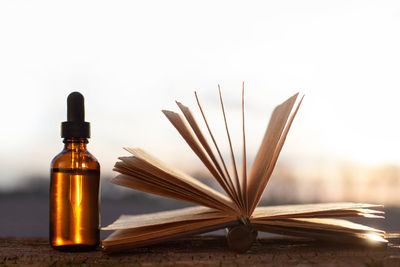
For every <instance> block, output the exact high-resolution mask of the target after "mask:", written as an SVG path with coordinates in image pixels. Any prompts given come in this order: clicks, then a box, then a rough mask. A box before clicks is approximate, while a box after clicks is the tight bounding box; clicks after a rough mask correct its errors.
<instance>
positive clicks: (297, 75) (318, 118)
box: [0, 0, 400, 236]
mask: <svg viewBox="0 0 400 267" xmlns="http://www.w3.org/2000/svg"><path fill="white" fill-rule="evenodd" d="M399 29H400V2H398V1H382V0H379V1H378V0H377V1H365V0H350V1H349V0H346V1H318V0H315V1H311V0H310V1H295V0H292V1H290V0H287V1H251V2H249V1H200V2H195V1H174V0H173V1H68V2H60V1H22V0H12V1H11V0H10V1H9V0H5V1H1V2H0V38H1V42H0V90H1V97H0V119H1V124H2V126H1V128H0V129H1V138H0V214H1V216H0V236H47V234H48V190H49V167H50V161H51V159H52V158H53V157H54V156H55V155H56V154H57V153H59V152H60V151H61V150H62V148H63V143H62V139H61V138H60V123H61V122H62V121H65V120H66V98H67V96H68V94H69V93H70V92H72V91H76V90H77V91H80V92H82V94H83V95H84V96H85V103H86V120H87V121H89V122H91V125H92V138H91V139H90V143H89V146H88V148H89V151H91V153H92V154H93V155H95V156H96V157H97V159H98V160H99V161H100V163H101V166H102V169H101V172H102V175H101V178H102V207H101V209H102V225H106V224H108V223H111V222H112V221H113V220H115V219H116V218H117V217H118V216H119V215H120V214H122V213H125V214H138V213H143V212H151V211H156V210H165V209H173V208H177V207H183V206H186V205H188V204H186V203H181V202H178V201H173V200H165V199H161V198H159V197H155V196H151V195H147V194H143V193H140V192H136V191H133V190H124V189H121V188H118V187H117V186H114V185H110V184H109V183H108V180H109V179H111V178H112V177H113V176H115V173H113V171H112V168H113V165H114V163H115V162H116V160H117V158H118V157H119V156H123V155H127V152H125V151H124V150H123V149H122V148H123V147H141V148H144V149H145V150H147V151H149V152H150V153H152V154H154V155H156V156H157V157H158V158H160V159H162V160H163V161H165V162H167V163H169V164H172V165H173V166H175V167H178V168H180V169H182V170H183V171H185V172H187V173H189V174H191V175H193V176H195V177H197V178H199V179H201V180H202V181H204V182H205V183H207V184H212V180H211V178H210V174H209V173H208V172H207V171H206V170H205V168H204V167H203V166H202V165H201V162H200V161H199V160H198V159H197V158H196V156H195V155H194V153H193V152H192V151H191V150H190V148H189V147H188V146H187V145H186V143H185V142H184V141H183V139H182V138H181V137H180V136H179V134H178V133H177V132H176V131H175V129H174V128H173V127H172V125H170V124H169V122H168V120H167V119H166V118H165V117H163V114H162V113H161V109H172V110H177V107H176V106H175V103H174V101H175V100H178V101H181V102H182V103H184V104H185V105H188V106H189V107H191V108H192V110H193V111H195V115H196V117H197V118H199V119H200V115H199V113H198V109H197V107H196V102H195V98H194V94H193V92H194V91H197V92H198V94H199V97H200V101H201V102H202V104H203V107H204V109H205V112H206V114H207V116H208V118H209V120H210V125H211V128H212V129H213V131H214V132H215V135H216V139H217V142H218V143H219V145H220V146H221V147H222V151H223V154H224V155H225V156H229V151H228V144H227V142H226V136H225V132H224V128H223V119H222V116H221V110H220V106H219V102H218V91H217V85H218V84H220V85H221V88H222V93H223V96H224V100H225V108H226V110H227V116H228V122H229V127H230V131H231V134H232V140H233V142H234V147H235V151H236V152H237V153H241V139H240V138H241V136H240V133H241V132H240V131H241V128H240V127H241V117H240V108H241V85H242V82H243V81H244V82H245V90H246V91H245V94H246V134H247V142H248V143H247V145H248V147H247V153H248V164H251V163H252V160H253V158H254V156H255V154H256V152H257V149H258V147H259V145H260V142H261V138H262V136H263V134H264V131H265V129H266V125H267V123H268V120H269V117H270V114H271V112H272V109H273V108H274V107H275V106H276V105H277V104H279V103H280V102H282V101H284V100H285V99H286V98H288V97H289V96H291V95H292V94H294V93H296V92H301V93H302V94H305V95H306V96H305V99H304V102H303V105H302V107H301V109H300V111H299V113H298V115H297V118H296V120H295V122H294V124H293V126H292V129H291V132H290V133H289V136H288V139H287V142H286V144H285V147H284V148H283V151H282V153H281V157H280V159H279V161H278V164H277V167H276V170H275V171H274V174H273V177H272V178H271V181H270V184H269V185H268V187H267V189H266V191H265V192H264V196H263V203H264V204H266V205H269V204H284V203H312V202H327V201H359V202H373V203H381V204H385V206H386V208H385V210H386V212H387V219H386V220H385V221H379V222H372V225H373V226H379V227H383V228H384V229H386V230H390V231H396V230H400V209H399V208H397V206H399V205H400V194H399V192H400V123H399V120H398V115H399V114H400V105H399V96H400V93H399V91H400V90H399V89H400V78H399V77H400V76H399V73H400V49H399V47H400V35H399V34H398V33H399ZM374 224H375V225H374ZM370 225H371V224H370Z"/></svg>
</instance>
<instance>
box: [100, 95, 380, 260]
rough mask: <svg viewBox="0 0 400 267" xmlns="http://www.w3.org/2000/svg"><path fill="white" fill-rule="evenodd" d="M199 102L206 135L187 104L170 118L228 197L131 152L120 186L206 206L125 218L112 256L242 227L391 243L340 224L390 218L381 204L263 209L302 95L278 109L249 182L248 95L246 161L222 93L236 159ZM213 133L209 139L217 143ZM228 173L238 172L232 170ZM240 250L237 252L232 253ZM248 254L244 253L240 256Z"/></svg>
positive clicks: (111, 245) (115, 227) (123, 160)
mask: <svg viewBox="0 0 400 267" xmlns="http://www.w3.org/2000/svg"><path fill="white" fill-rule="evenodd" d="M218 89H219V88H218ZM195 97H196V100H197V104H198V108H199V111H200V113H201V117H202V119H203V121H204V125H205V126H206V130H205V131H204V130H201V128H200V126H199V123H198V122H197V120H196V119H195V116H194V113H193V112H192V111H191V110H190V109H189V108H188V107H187V106H185V105H183V104H182V103H180V102H176V103H177V105H178V107H179V109H180V110H181V111H182V114H183V115H181V114H179V113H176V112H173V111H168V110H163V113H164V115H165V116H166V117H167V119H168V120H169V121H170V122H171V124H172V125H173V126H174V127H175V128H176V130H177V131H178V133H179V134H180V135H181V136H182V138H183V139H184V140H185V142H186V143H187V144H188V146H189V147H190V149H191V150H192V151H193V152H194V153H195V154H196V156H197V157H198V158H199V159H200V160H201V162H202V163H203V164H204V166H205V167H206V168H207V169H208V171H209V172H210V174H211V176H212V177H213V178H214V179H215V181H216V182H217V184H218V185H219V187H220V188H219V189H220V190H215V189H213V188H211V187H209V186H207V185H205V184H203V183H202V182H200V181H198V180H197V179H196V178H194V177H191V176H189V175H187V174H185V173H183V172H181V171H179V170H178V169H176V168H173V167H171V166H168V165H167V164H165V163H163V162H162V161H161V160H159V159H157V158H156V157H154V156H152V155H150V154H149V153H147V152H145V151H144V150H143V149H140V148H125V150H126V151H128V152H129V153H130V154H131V156H125V157H120V158H119V161H118V162H117V163H116V164H115V167H114V170H115V171H116V172H118V173H119V175H117V176H116V177H115V178H114V179H112V180H111V182H112V183H114V184H117V185H121V186H125V187H129V188H132V189H135V190H139V191H143V192H147V193H150V194H155V195H159V196H163V197H168V198H173V199H177V200H182V201H186V202H190V203H193V204H197V205H200V206H195V207H190V208H185V209H180V210H172V211H164V212H157V213H152V214H142V215H122V216H121V217H120V218H119V219H117V220H116V221H115V222H114V223H112V224H111V225H109V226H107V227H103V228H102V230H112V231H114V232H113V233H112V234H111V235H110V236H109V237H107V238H106V239H105V240H104V241H103V243H102V245H103V250H104V251H105V252H120V251H125V250H130V249H133V248H135V247H139V246H146V245H151V244H155V243H159V242H164V241H168V240H173V239H176V238H179V237H182V236H188V235H194V234H200V233H205V232H210V231H214V230H218V229H222V228H228V229H231V230H232V229H234V228H235V227H245V229H247V230H246V231H248V233H249V235H251V236H252V237H255V236H256V235H254V234H253V233H254V232H256V231H265V232H270V233H277V234H283V235H290V236H302V237H306V238H312V239H322V240H328V241H332V242H346V243H354V244H363V245H385V244H386V243H387V241H386V240H385V238H384V235H385V233H384V231H382V230H379V229H374V228H371V227H368V226H364V225H361V224H357V223H353V222H350V221H347V220H343V219H340V218H349V217H363V218H371V219H383V218H384V217H383V215H384V213H383V211H380V210H379V208H381V207H382V206H381V205H375V204H365V203H349V202H344V203H319V204H305V205H282V206H267V207H257V206H258V204H259V202H260V200H261V197H262V195H263V192H264V190H265V187H266V186H267V184H268V181H269V179H270V177H271V174H272V172H273V170H274V167H275V165H276V163H277V160H278V157H279V154H280V152H281V150H282V147H283V145H284V143H285V140H286V137H287V135H288V132H289V129H290V127H291V126H292V123H293V120H294V118H295V116H296V114H297V111H298V110H299V107H300V104H301V102H302V100H303V97H302V98H301V99H300V100H299V101H297V98H298V94H295V95H293V96H292V97H290V98H289V99H287V100H286V101H284V102H283V103H282V104H280V105H278V106H277V107H276V108H275V109H274V111H273V112H272V115H271V118H270V121H269V124H268V126H267V130H266V132H265V135H264V138H263V140H262V142H261V145H260V148H259V150H258V152H257V154H256V158H255V160H254V163H253V165H252V166H251V167H250V168H249V170H250V172H249V175H247V166H246V138H245V136H246V134H245V101H244V88H243V89H242V118H241V120H242V127H243V128H242V130H243V131H242V137H243V138H242V140H243V141H242V142H243V143H242V144H241V146H242V148H243V153H242V155H241V157H237V156H236V157H235V155H234V153H233V144H232V140H231V138H230V133H229V127H228V120H227V116H226V113H225V108H224V103H223V98H222V93H221V90H220V89H219V100H220V104H221V113H222V117H223V120H224V125H223V127H224V128H225V131H226V137H227V144H228V146H229V149H230V153H229V154H230V158H229V159H228V160H227V159H224V158H223V157H222V152H221V150H220V148H219V145H218V144H217V142H216V139H215V138H214V135H213V133H212V130H211V127H210V125H209V123H208V121H207V117H206V113H205V111H204V109H203V107H202V106H201V104H200V100H199V98H198V96H197V94H196V93H195ZM205 133H208V135H209V138H207V136H206V134H205ZM237 158H241V162H242V164H241V165H242V169H241V172H240V171H239V170H238V167H237V166H239V165H238V164H237V162H236V159H237ZM227 166H232V168H231V170H229V169H228V167H227ZM239 173H241V175H239ZM221 191H222V193H220V192H221ZM232 233H233V231H232ZM250 240H251V239H250ZM247 243H248V242H247ZM228 244H230V243H229V242H228ZM249 244H251V243H249ZM237 247H238V246H236V245H234V246H232V247H231V248H232V249H236V248H237ZM239 247H240V246H239ZM245 249H247V247H246V248H245ZM245 249H244V250H245ZM244 250H243V248H241V250H240V251H244Z"/></svg>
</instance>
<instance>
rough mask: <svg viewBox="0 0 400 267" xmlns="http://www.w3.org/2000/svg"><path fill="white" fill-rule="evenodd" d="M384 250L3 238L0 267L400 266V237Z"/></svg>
mask: <svg viewBox="0 0 400 267" xmlns="http://www.w3.org/2000/svg"><path fill="white" fill-rule="evenodd" d="M389 240H390V244H389V245H388V246H387V247H385V248H369V247H360V246H348V245H337V244H336V245H333V244H327V243H323V242H317V241H307V240H304V239H293V238H282V237H281V238H262V239H258V240H257V242H256V243H254V245H253V246H252V248H251V249H250V251H248V252H247V253H244V254H237V253H234V252H231V251H230V250H229V249H228V248H227V245H226V238H225V237H223V236H200V237H191V238H185V239H180V240H177V241H172V242H168V243H165V244H160V245H154V246H150V247H146V248H139V249H136V250H135V251H133V252H130V253H125V254H118V255H105V254H103V253H102V252H101V251H93V252H83V253H70V252H58V251H55V250H53V249H52V248H51V247H50V246H49V244H48V241H47V239H45V238H0V266H27V265H29V266H32V265H33V266H49V265H52V266H81V265H83V266H196V267H199V266H246V265H247V266H288V265H289V266H310V265H317V266H318V265H319V266H400V235H399V234H392V235H390V236H389Z"/></svg>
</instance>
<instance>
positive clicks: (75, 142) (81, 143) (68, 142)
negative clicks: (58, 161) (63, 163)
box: [63, 137, 89, 151]
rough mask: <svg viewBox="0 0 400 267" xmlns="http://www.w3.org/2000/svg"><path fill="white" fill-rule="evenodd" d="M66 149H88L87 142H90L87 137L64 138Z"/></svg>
mask: <svg viewBox="0 0 400 267" xmlns="http://www.w3.org/2000/svg"><path fill="white" fill-rule="evenodd" d="M63 142H64V144H65V145H64V149H65V150H75V151H82V150H86V149H87V144H88V143H89V141H88V139H87V138H76V137H71V138H64V141H63Z"/></svg>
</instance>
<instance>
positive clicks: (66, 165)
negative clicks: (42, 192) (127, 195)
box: [50, 92, 100, 251]
mask: <svg viewBox="0 0 400 267" xmlns="http://www.w3.org/2000/svg"><path fill="white" fill-rule="evenodd" d="M67 104H68V112H67V113H68V120H67V121H66V122H63V123H62V125H61V137H63V138H64V144H65V146H64V149H63V150H62V151H61V153H60V154H58V155H57V156H56V157H55V158H54V159H53V161H52V162H51V182H50V244H51V245H52V246H53V247H54V248H56V249H60V250H67V251H82V250H91V249H95V248H97V247H98V245H99V243H100V230H99V227H100V219H99V218H100V213H99V189H100V165H99V163H98V161H97V160H96V158H95V157H94V156H92V155H91V154H90V153H89V152H88V151H87V148H86V146H87V143H88V139H87V138H89V137H90V124H89V123H88V122H85V119H84V100H83V96H82V95H81V94H80V93H78V92H74V93H71V94H70V95H69V96H68V100H67Z"/></svg>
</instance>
